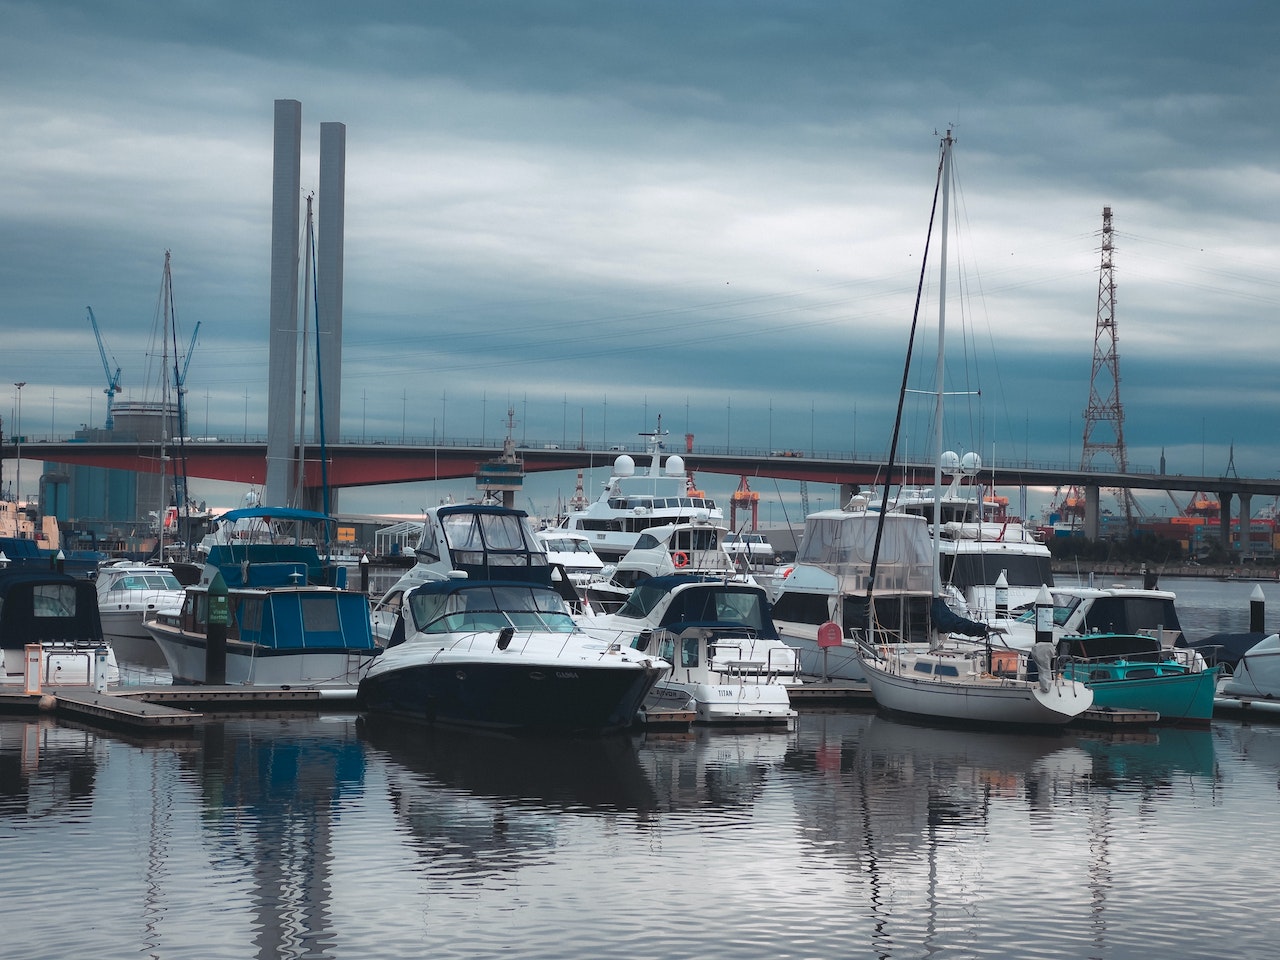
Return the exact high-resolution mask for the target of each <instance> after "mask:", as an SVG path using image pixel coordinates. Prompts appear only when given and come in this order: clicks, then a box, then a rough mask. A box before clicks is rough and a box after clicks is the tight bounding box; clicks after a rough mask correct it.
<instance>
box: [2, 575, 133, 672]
mask: <svg viewBox="0 0 1280 960" xmlns="http://www.w3.org/2000/svg"><path fill="white" fill-rule="evenodd" d="M37 647H38V648H39V661H38V663H37V662H36V661H35V659H34V656H33V658H32V659H30V660H29V659H28V654H29V653H31V654H32V655H34V652H35V648H37ZM0 654H3V659H4V670H3V672H0V689H4V688H6V687H7V688H9V689H13V688H17V689H20V690H29V691H31V692H37V691H39V690H40V689H42V688H43V687H45V686H53V687H56V686H71V685H79V686H95V687H96V686H97V685H98V684H99V681H101V682H102V683H104V684H115V683H119V682H120V668H119V665H118V664H117V662H116V655H115V651H114V650H112V649H111V645H110V644H109V643H108V642H107V641H106V639H105V638H104V637H103V635H102V620H101V618H100V617H99V615H98V593H97V591H96V590H95V589H94V586H93V583H92V582H90V581H89V580H86V579H85V578H83V577H73V576H71V575H70V574H68V573H59V572H57V571H56V570H49V569H44V570H37V569H34V568H23V567H12V568H10V567H8V566H7V565H3V564H0Z"/></svg>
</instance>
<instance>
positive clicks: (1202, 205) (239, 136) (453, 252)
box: [0, 0, 1280, 511]
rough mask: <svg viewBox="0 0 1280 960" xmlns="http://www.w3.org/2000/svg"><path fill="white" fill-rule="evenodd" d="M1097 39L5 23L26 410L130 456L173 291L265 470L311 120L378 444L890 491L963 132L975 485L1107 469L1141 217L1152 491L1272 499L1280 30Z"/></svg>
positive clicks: (426, 20) (829, 9)
mask: <svg viewBox="0 0 1280 960" xmlns="http://www.w3.org/2000/svg"><path fill="white" fill-rule="evenodd" d="M1055 7H1056V8H1055V9H1050V8H1049V7H1048V6H1047V5H1041V4H1027V5H1020V4H1010V3H981V2H972V3H965V4H956V3H931V2H925V3H913V4H896V3H890V4H875V5H872V4H861V3H836V2H803V0H786V2H782V0H779V2H768V3H766V2H751V0H737V2H689V0H682V2H662V0H644V2H599V0H597V2H570V0H562V2H557V0H539V2H537V3H522V2H431V3H423V2H395V3H387V2H371V3H368V4H361V5H352V4H345V3H343V4H340V3H332V2H329V0H318V2H313V3H310V4H306V5H284V4H261V3H245V2H238V0H225V2H222V3H218V4H204V3H195V2H191V0H185V2H182V0H179V2H172V3H169V4H165V5H163V6H161V7H157V6H156V5H154V4H150V3H142V2H118V0H117V2H112V0H106V2H102V0H99V2H85V3H66V2H41V3H38V4H37V3H11V2H0V22H2V23H3V24H4V29H3V31H2V32H0V80H2V81H3V89H4V91H5V96H4V97H3V99H2V100H0V118H2V121H3V127H4V131H5V133H4V138H3V147H2V148H0V244H2V248H0V250H2V254H3V255H2V256H0V278H2V283H3V297H0V324H2V329H3V348H0V383H5V384H7V385H8V384H12V383H13V382H15V381H19V380H22V381H26V383H27V386H26V387H25V388H24V390H23V393H22V408H23V432H24V433H25V434H27V435H29V436H32V435H34V436H41V435H46V434H48V433H49V432H51V431H52V432H53V433H54V434H58V435H62V434H67V433H70V432H71V431H73V430H74V429H76V428H77V427H79V426H80V425H81V424H84V423H92V424H93V425H95V426H101V422H102V420H103V419H104V416H105V398H104V394H103V387H104V386H105V385H106V374H105V373H104V371H103V367H102V363H101V361H100V358H99V355H98V348H97V345H96V343H95V340H94V337H93V333H92V330H91V328H90V325H89V322H88V320H87V311H86V306H92V308H93V310H94V313H95V314H96V316H97V319H98V322H99V324H100V325H101V327H102V332H103V337H104V340H105V343H106V347H107V350H108V353H109V357H110V358H111V359H110V363H111V366H112V368H113V369H114V366H115V365H116V364H117V363H118V364H119V366H120V367H121V369H122V377H121V381H122V385H123V386H124V388H125V392H124V394H123V395H122V398H124V399H145V398H148V396H151V397H154V392H155V388H154V387H152V388H148V386H147V383H148V369H149V367H151V368H154V366H155V365H156V364H155V361H153V360H149V358H148V355H149V353H154V351H156V350H158V347H153V346H152V344H153V342H154V333H153V331H154V326H155V319H156V313H157V310H156V304H157V296H158V293H159V289H160V279H161V269H162V265H163V260H164V252H165V250H166V249H167V250H170V251H172V257H173V278H174V299H175V303H176V305H177V313H178V320H179V324H180V328H181V332H180V335H179V340H180V342H182V343H184V344H185V340H186V339H187V338H189V337H190V334H191V331H192V330H193V329H194V325H195V324H196V322H199V323H200V324H201V327H200V331H199V339H198V343H197V346H196V348H195V351H194V355H193V358H192V362H191V365H190V369H189V373H188V376H187V388H188V390H189V393H188V395H187V396H188V403H189V410H190V423H191V432H193V433H196V434H202V435H232V436H240V435H241V434H243V433H245V432H246V430H247V432H248V433H249V434H251V435H252V434H262V433H264V432H265V423H266V420H265V411H264V405H265V400H266V392H267V391H266V384H265V379H266V353H267V339H268V336H267V335H268V330H267V315H268V310H269V300H268V295H269V289H268V287H269V253H270V242H271V237H270V221H271V164H272V123H273V101H274V100H276V99H278V98H289V99H296V100H299V101H301V102H302V111H303V124H304V136H303V166H302V169H303V190H304V191H308V190H314V189H315V187H316V185H317V181H318V161H317V156H316V155H317V150H318V142H319V125H320V123H321V122H324V121H339V122H343V123H345V124H346V125H347V183H346V235H345V246H346V265H345V320H344V325H345V348H344V361H343V382H342V393H343V408H344V412H343V422H342V433H343V435H344V436H346V437H348V438H351V437H356V438H358V437H359V436H360V435H361V434H363V435H365V436H366V437H367V438H369V439H373V438H382V437H385V438H388V439H396V440H398V439H399V438H400V436H401V434H402V432H403V433H404V434H405V435H406V436H408V437H423V436H426V437H430V436H431V435H432V434H433V432H435V433H436V434H437V435H448V436H451V437H473V438H477V439H478V438H480V437H481V436H484V437H486V438H488V439H490V440H492V439H494V438H495V437H500V436H501V435H502V433H503V430H504V428H503V421H504V419H505V416H506V408H507V406H508V404H510V405H512V406H514V408H515V410H516V416H517V419H518V421H519V423H518V425H517V428H516V429H517V432H518V434H519V435H520V439H522V440H527V441H528V442H530V443H539V444H540V443H543V442H557V443H559V442H562V440H568V441H569V442H570V443H576V441H577V440H578V438H579V434H580V433H581V434H583V435H585V439H587V440H588V441H594V442H604V443H617V442H627V441H631V440H634V439H635V434H636V433H638V432H639V431H641V430H643V429H646V428H652V426H653V421H654V419H655V417H656V415H657V414H658V413H662V414H663V415H664V420H665V425H666V426H667V427H669V428H670V429H671V430H672V433H673V434H675V435H677V436H678V435H680V434H683V433H685V432H686V431H688V432H692V433H694V434H695V436H696V439H697V443H698V444H699V445H700V446H706V447H716V448H723V447H724V446H726V445H730V446H732V447H734V448H766V447H772V448H779V447H793V448H803V449H806V450H808V449H810V448H813V449H815V450H816V451H818V452H821V451H823V450H843V451H848V450H850V449H854V448H856V449H857V450H858V451H859V452H862V453H864V454H868V455H873V454H874V455H883V453H884V451H886V450H887V446H888V439H889V433H890V429H891V417H892V409H893V406H894V404H895V403H896V395H897V390H898V385H899V381H900V380H901V376H902V362H903V358H904V353H905V348H906V339H907V332H908V328H909V324H910V320H911V314H912V308H913V304H914V299H915V287H916V283H917V280H918V274H919V265H920V258H921V256H922V254H923V251H924V237H925V229H926V226H927V222H928V217H929V212H930V204H931V201H932V193H933V187H934V179H935V174H936V168H937V159H938V134H940V133H941V132H942V131H944V130H945V129H947V128H948V127H949V126H951V127H954V130H955V136H956V138H957V146H956V151H955V157H956V173H957V179H958V190H959V192H958V195H957V197H956V202H957V210H956V214H955V217H954V222H955V224H956V225H957V226H958V228H959V230H958V234H957V235H956V238H955V239H954V240H953V245H952V249H951V251H950V252H951V257H952V259H953V263H954V270H955V272H954V273H953V275H952V279H951V280H950V281H949V283H950V284H951V288H950V293H953V294H963V299H956V301H955V302H954V303H953V304H949V305H948V319H947V334H948V347H949V349H948V364H949V372H948V380H949V382H948V384H947V389H948V390H949V391H965V390H972V389H974V388H975V386H977V387H980V388H981V390H982V396H981V400H980V401H974V400H969V401H966V402H964V403H960V404H951V403H950V401H949V409H951V408H952V407H953V406H954V407H959V408H961V409H963V411H964V414H963V422H962V421H961V420H960V419H957V421H956V422H955V423H950V422H949V423H948V427H947V430H948V437H947V444H946V445H947V446H949V447H953V448H956V449H977V450H979V451H980V452H982V453H983V455H984V457H987V458H988V459H989V458H990V457H991V456H992V453H993V452H994V456H996V457H997V458H999V459H1002V460H1024V459H1029V460H1031V461H1035V462H1037V463H1053V464H1064V465H1067V464H1069V465H1072V466H1076V465H1079V461H1080V457H1081V441H1082V436H1083V427H1084V424H1083V411H1084V409H1085V407H1086V405H1087V403H1088V401H1089V389H1090V371H1091V361H1092V357H1093V350H1094V332H1095V321H1096V317H1097V302H1098V268H1099V259H1100V255H1099V244H1100V227H1101V212H1102V208H1103V207H1104V206H1110V207H1112V209H1113V211H1114V218H1115V221H1114V223H1115V230H1116V233H1115V247H1116V252H1115V279H1116V282H1117V295H1118V305H1117V311H1116V321H1117V327H1118V332H1119V355H1120V372H1121V377H1122V380H1121V386H1120V396H1121V400H1122V402H1123V404H1124V413H1125V420H1124V434H1125V439H1126V441H1127V448H1128V459H1129V463H1130V465H1131V466H1136V467H1139V468H1141V467H1154V466H1155V465H1157V464H1158V463H1159V460H1160V456H1161V453H1162V451H1163V452H1164V455H1165V457H1166V458H1167V463H1168V470H1169V472H1174V473H1188V474H1192V473H1194V474H1199V473H1201V472H1202V471H1203V472H1206V473H1208V474H1211V475H1216V474H1220V473H1223V472H1225V471H1226V470H1227V468H1228V462H1229V460H1231V461H1233V463H1234V467H1235V469H1236V471H1237V472H1238V473H1239V474H1240V475H1241V476H1268V477H1269V476H1274V475H1275V473H1276V472H1277V471H1278V470H1280V376H1277V374H1280V361H1278V359H1277V348H1278V347H1280V335H1278V334H1277V332H1276V320H1277V313H1278V310H1277V307H1278V305H1280V231H1278V230H1277V224H1278V223H1280V174H1278V173H1277V167H1276V157H1277V156H1280V149H1277V147H1278V146H1280V144H1278V141H1280V124H1278V123H1277V106H1276V104H1277V103H1280V56H1278V55H1277V53H1276V48H1277V45H1276V43H1275V40H1276V37H1277V36H1280V29H1278V28H1280V7H1278V6H1276V5H1275V4H1273V3H1270V2H1236V0H1226V2H1219V3H1214V4H1205V3H1193V2H1177V0H1174V2H1170V0H1163V2H1151V3H1146V2H1136V3H1135V2H1125V3H1114V2H1112V3H1092V2H1085V3H1069V4H1059V5H1055ZM320 229H321V230H323V224H321V225H320ZM931 256H934V257H936V253H934V254H931ZM936 289H937V278H936V276H934V277H931V278H930V279H929V281H928V283H927V292H926V307H925V310H926V312H927V313H929V314H930V319H929V323H930V325H935V324H936V310H937V307H936V297H935V296H934V295H935V294H936ZM922 336H923V337H925V338H926V339H927V337H929V336H933V337H936V333H930V334H922ZM935 344H936V339H935V340H934V341H933V342H930V343H929V346H928V350H929V351H931V350H932V349H933V347H934V345H935ZM919 356H920V357H921V359H918V360H917V369H918V370H920V371H921V372H922V374H923V375H926V378H927V377H928V376H931V374H932V358H931V357H928V356H926V355H925V354H921V355H919ZM152 379H154V375H153V376H152ZM1099 387H1100V389H1101V390H1102V391H1103V394H1104V396H1106V395H1109V393H1110V391H1111V385H1110V384H1109V383H1102V384H1100V385H1099ZM929 388H931V387H929ZM149 389H150V391H151V392H150V393H148V390H149ZM4 391H5V396H6V399H5V401H4V402H3V403H0V415H3V416H4V417H5V420H6V433H8V432H10V431H9V424H10V423H11V422H12V419H13V414H14V412H15V411H14V409H13V408H14V406H15V404H14V394H15V391H14V388H13V387H12V386H6V387H5V388H4ZM926 434H927V430H926V428H924V427H923V426H918V425H917V426H908V444H909V445H911V446H913V447H915V448H917V449H919V450H921V451H924V450H925V447H924V444H925V443H926V442H927V440H928V439H929V438H928V437H927V436H926ZM1232 445H1234V448H1233V447H1232ZM25 479H26V477H25V474H24V480H25ZM704 485H706V486H708V487H709V488H716V489H718V488H719V487H722V486H723V487H724V488H725V490H724V491H723V492H722V496H723V495H724V493H727V490H731V489H732V487H733V486H734V482H733V481H732V480H731V479H727V478H719V479H712V478H707V480H706V482H705V484H704ZM567 487H568V489H566V490H565V491H564V493H565V495H566V496H567V494H568V493H569V492H571V489H572V479H571V478H570V479H569V480H568V481H567ZM196 490H197V492H198V491H199V484H198V483H197V484H196ZM590 492H594V490H593V491H590ZM763 492H765V491H762V493H763ZM425 495H426V494H425V493H419V492H417V491H414V492H411V493H408V494H406V493H405V491H404V490H400V491H399V492H389V493H388V492H385V491H384V495H383V496H381V497H380V498H374V497H364V498H361V497H359V496H355V495H344V498H343V508H344V510H350V509H365V508H367V509H379V508H381V509H388V510H399V509H402V508H404V507H405V506H406V505H405V504H404V502H403V501H404V500H405V498H406V496H407V497H408V499H410V500H415V499H421V498H422V497H423V496H425ZM375 501H376V502H375ZM828 505H830V504H829V503H828ZM420 506H422V504H420V503H417V502H414V503H411V504H408V505H407V509H408V510H410V511H413V510H416V509H417V508H418V507H420Z"/></svg>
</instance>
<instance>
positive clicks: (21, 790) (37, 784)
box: [0, 717, 106, 821]
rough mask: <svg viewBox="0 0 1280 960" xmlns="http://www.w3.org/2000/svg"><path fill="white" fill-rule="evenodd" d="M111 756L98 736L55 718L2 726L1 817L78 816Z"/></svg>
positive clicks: (59, 819) (0, 731)
mask: <svg viewBox="0 0 1280 960" xmlns="http://www.w3.org/2000/svg"><path fill="white" fill-rule="evenodd" d="M105 755H106V748H105V746H104V745H103V744H102V743H101V741H100V739H99V738H98V736H97V735H95V734H93V733H91V732H89V731H87V730H81V729H76V728H74V727H66V726H60V725H59V724H58V723H57V722H55V721H54V720H53V719H52V718H49V717H39V718H36V719H33V720H25V719H24V720H15V721H12V722H8V723H3V724H0V817H6V818H7V817H16V816H23V817H27V818H30V819H32V820H42V819H45V818H48V819H51V820H54V821H62V820H67V819H70V818H73V817H75V816H76V815H77V812H78V810H79V809H80V808H82V807H83V806H85V805H87V804H88V803H89V802H90V801H91V799H92V796H93V787H94V783H95V780H96V778H97V772H98V765H99V763H100V762H101V761H102V759H103V757H104V756H105Z"/></svg>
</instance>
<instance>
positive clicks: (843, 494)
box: [839, 483, 862, 508]
mask: <svg viewBox="0 0 1280 960" xmlns="http://www.w3.org/2000/svg"><path fill="white" fill-rule="evenodd" d="M861 492H862V484H860V483H842V484H840V504H839V505H840V507H841V508H844V506H845V505H846V504H848V502H849V501H850V500H852V499H853V498H854V497H855V496H857V495H858V494H859V493H861Z"/></svg>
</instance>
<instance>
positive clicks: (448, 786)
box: [0, 583, 1280, 960]
mask: <svg viewBox="0 0 1280 960" xmlns="http://www.w3.org/2000/svg"><path fill="white" fill-rule="evenodd" d="M1171 586H1172V585H1171ZM1217 586H1218V587H1219V588H1229V589H1234V588H1236V587H1241V588H1242V590H1243V593H1242V596H1243V600H1242V602H1241V603H1242V605H1241V608H1240V609H1239V610H1227V609H1226V608H1228V607H1231V606H1232V604H1231V603H1230V602H1227V601H1224V602H1223V604H1222V606H1223V611H1222V612H1223V615H1224V616H1228V617H1233V618H1235V619H1234V620H1230V619H1229V620H1228V625H1227V626H1223V627H1218V626H1212V627H1210V628H1207V629H1243V626H1244V625H1247V618H1248V596H1249V593H1250V591H1251V590H1252V586H1253V585H1252V584H1225V585H1217ZM1274 586H1275V585H1270V587H1264V589H1273V588H1274ZM1174 589H1177V590H1178V591H1179V606H1180V609H1183V611H1184V620H1188V621H1190V620H1191V618H1192V615H1193V611H1195V612H1194V616H1196V617H1198V616H1200V613H1199V610H1200V608H1201V607H1203V608H1204V610H1205V613H1204V616H1206V617H1208V618H1209V619H1212V618H1213V617H1215V616H1217V614H1216V613H1214V612H1213V607H1214V604H1212V603H1204V604H1202V603H1200V602H1199V601H1194V599H1193V596H1192V593H1193V592H1194V590H1184V588H1183V584H1182V583H1179V584H1178V585H1177V586H1175V587H1174ZM1206 590H1207V592H1208V593H1209V594H1210V595H1211V596H1214V597H1217V596H1218V595H1217V594H1216V593H1215V592H1214V590H1213V589H1212V588H1208V587H1207V588H1206ZM1228 599H1229V598H1228ZM1269 599H1270V596H1269ZM1275 602H1277V603H1280V597H1278V598H1275ZM1241 618H1242V619H1243V624H1242V623H1237V622H1236V620H1240V619H1241ZM1185 626H1187V628H1188V632H1193V633H1194V632H1195V631H1194V630H1193V629H1192V624H1191V622H1188V623H1186V624H1185ZM1278 782H1280V724H1277V725H1257V726H1245V725H1241V724H1239V723H1236V722H1231V721H1216V722H1215V723H1214V725H1213V727H1212V729H1210V730H1198V731H1192V730H1160V731H1158V732H1142V733H1134V734H1127V735H1124V736H1114V735H1108V734H1092V733H1090V734H1086V733H1075V732H1073V733H1064V734H1061V735H1050V736H1029V735H1012V734H995V733H984V732H975V731H957V730H947V729H940V728H939V729H935V728H930V727H927V726H914V725H908V724H904V723H900V722H896V721H894V720H890V719H887V718H885V717H883V716H880V715H877V714H875V713H873V712H869V711H847V712H835V713H806V714H803V715H802V716H801V718H800V723H799V725H798V728H797V729H796V730H794V731H792V732H789V733H774V734H743V735H734V734H726V733H716V734H698V735H692V736H672V737H666V738H662V737H656V736H649V737H646V738H640V739H636V740H628V739H612V740H604V741H590V742H572V741H571V742H556V741H551V742H547V741H512V740H506V739H500V738H493V737H485V736H477V735H466V734H460V733H429V732H427V731H423V730H417V729H410V730H407V731H406V730H403V729H398V728H397V727H395V726H390V727H389V726H387V725H385V724H372V725H371V724H367V723H364V722H362V721H360V720H359V719H357V718H356V717H353V716H345V715H327V716H297V717H291V718H235V719H228V720H226V721H224V722H218V723H213V724H211V725H209V726H208V727H206V728H204V729H203V730H202V731H200V732H199V733H197V734H196V735H194V736H192V737H183V738H176V739H169V740H155V739H135V738H131V737H123V736H113V735H110V734H106V733H101V732H96V731H93V730H90V729H87V728H80V727H75V726H71V725H68V724H64V723H58V722H55V721H53V720H51V719H43V718H41V719H37V718H25V717H24V718H16V717H0V857H3V862H4V865H5V869H4V870H3V871H2V872H0V919H2V920H3V931H4V933H3V936H4V947H3V949H2V950H0V955H3V956H4V957H6V958H14V960H17V958H45V957H48V958H64V957H95V958H113V957H138V956H142V957H163V958H186V957H190V958H198V960H210V958H216V957H228V958H246V957H316V958H322V957H323V958H370V957H377V958H398V957H405V958H409V957H412V958H415V960H420V958H423V957H432V958H440V957H445V958H448V957H467V958H478V957H537V958H541V957H545V958H614V957H616V958H628V960H636V958H699V960H702V958H706V957H715V958H775V957H804V958H809V957H812V958H824V960H827V958H843V957H851V958H860V957H883V958H895V960H896V958H908V957H937V958H961V957H987V956H991V957H1018V958H1055V960H1068V958H1070V960H1079V958H1135V960H1138V958H1142V960H1145V958H1148V957H1160V958H1162V960H1169V958H1190V957H1205V958H1209V957H1213V958H1220V957H1233V958H1242V960H1247V958H1264V957H1265V958H1268V960H1269V958H1272V957H1274V956H1276V955H1277V946H1276V942H1275V940H1276V936H1277V934H1280V925H1278V924H1277V922H1276V920H1275V902H1276V893H1275V890H1276V886H1277V880H1276V877H1275V870H1274V853H1273V851H1274V842H1273V838H1274V836H1275V834H1276V826H1275V825H1276V823H1277V822H1278V821H1280V793H1278V792H1277V783H1278Z"/></svg>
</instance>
